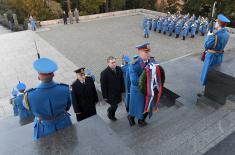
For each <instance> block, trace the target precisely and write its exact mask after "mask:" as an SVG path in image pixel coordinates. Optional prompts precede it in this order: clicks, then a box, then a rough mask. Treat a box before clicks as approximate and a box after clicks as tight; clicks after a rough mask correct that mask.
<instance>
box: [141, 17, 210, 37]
mask: <svg viewBox="0 0 235 155" xmlns="http://www.w3.org/2000/svg"><path fill="white" fill-rule="evenodd" d="M143 28H144V37H145V38H148V37H149V31H150V30H152V29H153V30H154V31H158V32H159V33H163V34H166V33H168V34H169V36H172V34H173V33H175V38H179V36H180V35H181V36H182V39H183V40H185V38H186V37H187V36H188V34H190V35H191V38H194V37H195V35H196V34H197V33H198V32H200V33H201V35H202V36H204V35H205V34H206V32H207V31H208V29H209V20H208V18H204V17H201V16H199V17H198V18H197V19H196V16H195V15H192V16H191V17H190V15H189V14H187V15H184V16H183V15H180V14H173V15H171V14H170V13H168V14H167V16H155V17H147V16H145V17H144V20H143Z"/></svg>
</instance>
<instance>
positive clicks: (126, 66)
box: [121, 55, 131, 111]
mask: <svg viewBox="0 0 235 155" xmlns="http://www.w3.org/2000/svg"><path fill="white" fill-rule="evenodd" d="M123 60H124V62H125V64H124V65H123V66H122V67H121V68H122V73H123V78H124V84H125V94H124V95H125V104H126V108H127V109H128V105H129V98H130V90H128V88H129V87H128V85H129V82H130V81H129V78H126V76H129V66H130V64H129V63H130V62H131V59H130V58H129V57H128V56H127V55H124V56H123ZM127 111H128V110H127Z"/></svg>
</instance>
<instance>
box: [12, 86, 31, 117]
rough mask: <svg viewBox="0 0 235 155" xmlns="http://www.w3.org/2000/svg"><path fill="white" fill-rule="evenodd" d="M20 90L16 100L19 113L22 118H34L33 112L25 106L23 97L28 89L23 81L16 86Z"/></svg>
mask: <svg viewBox="0 0 235 155" xmlns="http://www.w3.org/2000/svg"><path fill="white" fill-rule="evenodd" d="M16 88H17V90H18V92H19V93H18V95H17V97H16V98H15V100H14V104H15V105H16V106H17V109H18V114H19V117H20V120H25V119H28V118H33V114H32V112H30V111H28V110H27V109H26V108H25V107H24V106H23V98H24V91H25V89H26V85H25V84H24V83H23V82H19V83H18V84H17V86H16Z"/></svg>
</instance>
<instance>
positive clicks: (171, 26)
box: [169, 20, 175, 36]
mask: <svg viewBox="0 0 235 155" xmlns="http://www.w3.org/2000/svg"><path fill="white" fill-rule="evenodd" d="M174 27H175V22H174V21H173V20H172V21H171V22H170V24H169V36H171V35H172V33H173V31H174Z"/></svg>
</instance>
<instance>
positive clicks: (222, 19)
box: [217, 14, 230, 23]
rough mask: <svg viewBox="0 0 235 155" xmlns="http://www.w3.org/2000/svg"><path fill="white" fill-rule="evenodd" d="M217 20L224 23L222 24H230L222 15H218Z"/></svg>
mask: <svg viewBox="0 0 235 155" xmlns="http://www.w3.org/2000/svg"><path fill="white" fill-rule="evenodd" d="M217 19H219V20H220V21H221V22H224V23H230V20H229V19H228V18H227V17H226V16H224V15H223V14H219V15H218V17H217Z"/></svg>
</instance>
